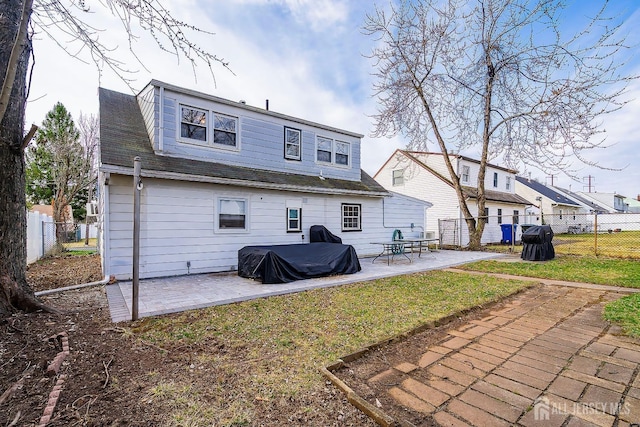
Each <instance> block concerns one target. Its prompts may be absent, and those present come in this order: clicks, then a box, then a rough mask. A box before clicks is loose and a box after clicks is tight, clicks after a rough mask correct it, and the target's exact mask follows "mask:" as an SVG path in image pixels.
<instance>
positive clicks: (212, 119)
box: [179, 105, 238, 149]
mask: <svg viewBox="0 0 640 427" xmlns="http://www.w3.org/2000/svg"><path fill="white" fill-rule="evenodd" d="M179 128H180V130H179V139H180V140H182V141H183V142H189V143H195V144H202V145H208V146H210V147H219V148H225V149H237V148H238V118H237V117H233V116H228V115H226V114H221V113H217V112H214V111H210V110H206V109H203V108H196V107H191V106H188V105H180V125H179Z"/></svg>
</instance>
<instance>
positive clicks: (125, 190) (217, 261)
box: [99, 80, 429, 279]
mask: <svg viewBox="0 0 640 427" xmlns="http://www.w3.org/2000/svg"><path fill="white" fill-rule="evenodd" d="M99 98H100V168H99V170H100V177H99V201H100V202H99V203H100V206H99V212H101V215H102V217H101V221H102V222H103V224H102V227H101V230H102V233H103V235H102V236H101V237H102V238H101V239H100V241H101V244H102V248H101V253H102V257H103V266H104V267H103V268H104V270H105V271H104V273H105V275H113V276H115V277H116V278H118V279H128V278H130V277H131V276H132V248H133V244H132V242H133V238H132V234H133V233H132V230H133V214H132V212H133V193H134V191H133V179H132V176H133V164H134V157H136V156H138V157H139V158H140V161H141V166H142V173H141V175H142V183H141V185H140V186H139V187H141V188H142V190H141V218H140V223H141V233H140V277H158V276H173V275H182V274H188V273H205V272H221V271H231V270H236V269H237V264H238V250H239V249H241V248H242V247H244V246H247V245H274V244H291V243H307V242H308V241H309V238H308V235H309V228H310V227H311V226H312V225H315V224H320V225H324V226H325V227H327V228H328V229H329V230H330V231H331V232H332V233H334V234H336V235H338V236H340V237H341V238H342V240H343V242H344V243H345V244H350V245H353V246H354V247H355V249H356V251H357V253H358V255H359V256H366V255H374V254H378V253H379V252H380V247H379V246H377V245H375V244H373V243H372V242H380V241H388V240H390V239H391V237H392V235H393V231H394V229H396V228H397V229H401V230H402V232H403V233H404V235H405V236H413V235H416V234H418V232H419V231H421V230H422V229H423V226H424V219H425V210H426V209H427V208H428V207H429V204H428V203H425V202H424V201H422V200H417V199H412V198H410V197H406V196H403V195H400V194H395V193H390V192H388V191H386V190H385V189H384V188H383V187H381V186H380V185H379V184H378V183H376V182H375V181H374V180H373V179H372V178H371V177H370V176H369V175H367V174H366V173H365V172H364V171H362V170H361V168H360V152H361V148H362V147H361V138H362V135H360V134H357V133H353V132H349V131H345V130H341V129H337V128H334V127H330V126H325V125H321V124H318V123H314V122H311V121H308V120H304V119H300V118H296V117H291V116H287V115H284V114H280V113H276V112H273V111H269V110H266V109H262V108H257V107H253V106H249V105H246V104H245V103H244V102H234V101H230V100H226V99H222V98H218V97H215V96H211V95H207V94H204V93H200V92H197V91H193V90H187V89H183V88H180V87H176V86H173V85H169V84H166V83H162V82H159V81H155V80H153V81H151V82H150V83H149V84H148V85H147V86H146V87H145V88H144V89H143V90H142V91H141V92H140V93H139V94H138V95H137V96H133V95H128V94H123V93H118V92H114V91H110V90H107V89H102V88H101V89H100V92H99Z"/></svg>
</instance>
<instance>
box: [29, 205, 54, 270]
mask: <svg viewBox="0 0 640 427" xmlns="http://www.w3.org/2000/svg"><path fill="white" fill-rule="evenodd" d="M46 224H53V218H51V217H50V216H49V215H44V214H41V213H39V212H27V264H31V263H32V262H36V261H37V260H39V259H40V258H42V257H43V256H44V255H45V254H46V253H47V252H49V251H50V250H51V248H52V247H53V246H54V245H55V241H56V231H55V227H47V226H46ZM47 242H48V243H47Z"/></svg>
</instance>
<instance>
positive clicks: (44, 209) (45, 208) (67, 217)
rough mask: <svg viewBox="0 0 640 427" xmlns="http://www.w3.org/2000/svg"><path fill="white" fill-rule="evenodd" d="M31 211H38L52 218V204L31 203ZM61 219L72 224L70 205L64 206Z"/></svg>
mask: <svg viewBox="0 0 640 427" xmlns="http://www.w3.org/2000/svg"><path fill="white" fill-rule="evenodd" d="M31 211H32V212H38V213H40V214H42V215H47V216H50V217H51V218H53V206H51V205H33V206H32V207H31ZM63 219H64V221H63V222H64V223H66V224H74V220H73V207H72V206H71V205H67V206H66V207H65V208H64V215H63Z"/></svg>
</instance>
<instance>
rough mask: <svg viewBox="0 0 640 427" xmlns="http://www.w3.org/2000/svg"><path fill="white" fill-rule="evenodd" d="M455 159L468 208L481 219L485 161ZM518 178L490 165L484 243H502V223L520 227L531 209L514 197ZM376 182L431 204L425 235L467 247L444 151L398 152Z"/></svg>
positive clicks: (467, 237) (388, 188) (465, 228)
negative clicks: (478, 200) (480, 192)
mask: <svg viewBox="0 0 640 427" xmlns="http://www.w3.org/2000/svg"><path fill="white" fill-rule="evenodd" d="M450 158H451V161H452V163H453V167H454V168H455V170H456V171H457V173H458V176H459V177H460V182H461V184H462V186H463V191H464V193H465V195H466V196H467V198H468V199H467V200H468V202H467V203H468V206H469V210H470V211H471V214H472V215H473V216H474V217H478V212H477V204H476V198H477V188H478V187H477V183H478V171H479V169H480V162H479V161H478V160H475V159H472V158H469V157H465V156H461V155H451V156H450ZM515 175H516V171H514V170H511V169H507V168H503V167H500V166H496V165H492V164H489V165H487V169H486V178H485V195H486V203H485V206H486V208H485V212H484V213H483V215H481V216H487V217H488V223H487V224H486V227H485V231H484V233H483V235H482V243H495V242H500V241H501V240H502V229H501V225H502V224H511V223H512V222H514V223H516V224H517V223H519V222H520V216H521V215H523V214H524V210H525V208H526V206H527V205H530V203H529V202H528V201H527V200H526V199H524V198H523V197H521V196H519V195H517V194H516V193H515ZM374 179H375V180H376V181H378V182H379V183H380V184H381V185H382V186H383V187H385V188H386V189H387V190H390V191H395V192H398V193H402V194H406V195H408V196H411V197H415V198H419V199H422V200H425V201H429V202H430V203H432V204H433V206H432V207H431V208H430V209H429V213H428V215H427V222H426V223H427V225H426V232H427V233H434V234H435V235H437V236H439V238H440V239H441V243H442V244H458V245H461V246H466V245H468V243H469V234H468V230H467V226H466V223H465V222H464V218H463V214H462V210H461V209H460V206H459V203H458V198H457V196H456V192H455V189H454V186H453V183H452V181H451V179H450V178H449V172H448V171H447V169H446V166H445V161H444V156H443V155H442V154H441V153H429V152H417V151H406V150H396V151H395V153H393V155H391V157H390V158H389V159H388V160H387V161H386V162H385V163H384V165H382V167H381V168H380V170H379V171H378V172H377V173H376V174H375V176H374ZM519 231H520V230H519V229H518V230H517V232H519Z"/></svg>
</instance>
